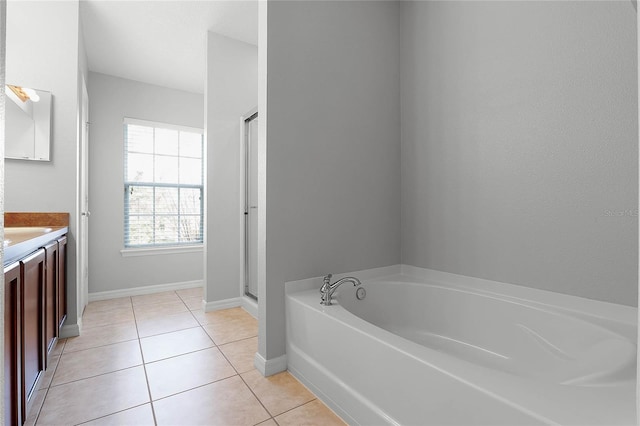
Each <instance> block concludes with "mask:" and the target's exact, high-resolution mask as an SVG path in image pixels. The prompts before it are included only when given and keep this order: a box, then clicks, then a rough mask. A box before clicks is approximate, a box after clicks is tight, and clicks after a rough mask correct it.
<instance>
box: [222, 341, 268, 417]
mask: <svg viewBox="0 0 640 426" xmlns="http://www.w3.org/2000/svg"><path fill="white" fill-rule="evenodd" d="M218 350H219V351H220V353H221V354H222V356H223V357H224V359H225V360H227V362H228V363H229V365H230V366H231V368H233V371H235V372H236V374H237V375H238V377H240V380H242V383H244V385H245V386H246V387H247V389H249V392H251V394H252V395H253V396H254V398H255V399H256V400H257V401H258V402H259V403H260V405H262V408H264V411H266V413H267V414H268V415H269V418H270V419H273V415H271V411H269V410H268V409H267V407H265V405H264V404H263V403H262V401H261V400H260V398H258V395H256V393H255V392H254V391H253V389H251V386H249V384H248V383H247V381H246V380H245V379H244V377H242V374H245V373H248V372H250V371H251V370H249V371H245V373H242V374H240V373H239V372H238V369H237V368H236V367H235V365H233V363H232V362H231V361H230V360H229V358H228V357H227V355H226V354H225V353H224V352H222V350H220V348H218ZM254 369H255V368H254ZM267 420H269V419H266V420H263V422H266V421H267ZM274 421H275V420H274ZM260 423H262V422H260Z"/></svg>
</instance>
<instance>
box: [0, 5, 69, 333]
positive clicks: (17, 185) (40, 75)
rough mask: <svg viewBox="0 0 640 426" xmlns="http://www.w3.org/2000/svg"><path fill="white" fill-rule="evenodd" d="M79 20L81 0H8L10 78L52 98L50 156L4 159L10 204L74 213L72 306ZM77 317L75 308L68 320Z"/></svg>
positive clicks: (13, 208) (13, 207)
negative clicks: (49, 158) (79, 2)
mask: <svg viewBox="0 0 640 426" xmlns="http://www.w3.org/2000/svg"><path fill="white" fill-rule="evenodd" d="M25 22H28V23H29V24H28V25H25ZM78 26H79V14H78V1H77V0H71V1H56V2H48V1H28V2H19V1H12V2H8V5H7V52H6V55H7V56H6V61H7V63H6V66H7V68H6V81H7V83H10V84H19V85H24V86H27V87H33V88H36V89H41V90H47V91H50V92H51V94H52V95H53V98H52V99H53V104H52V124H51V132H52V133H51V161H50V162H37V161H33V162H31V161H21V160H7V161H6V162H5V194H4V195H5V210H6V211H8V212H12V211H13V212H16V211H33V212H68V213H70V227H69V244H68V245H67V250H68V251H69V253H68V257H67V303H68V306H76V290H77V289H76V237H77V214H76V197H77V188H78V179H77V176H78V159H77V148H78V110H77V109H78V67H79V65H78V60H79V59H78V56H79V51H78V49H79V39H78V34H79V28H78ZM26 52H28V53H26ZM76 322H77V312H76V310H75V309H70V310H69V312H68V316H67V322H66V325H67V326H71V325H73V324H76Z"/></svg>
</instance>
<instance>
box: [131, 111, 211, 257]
mask: <svg viewBox="0 0 640 426" xmlns="http://www.w3.org/2000/svg"><path fill="white" fill-rule="evenodd" d="M130 125H134V126H143V127H147V128H152V129H153V130H154V145H155V130H156V129H163V130H176V131H179V132H180V131H183V132H189V133H197V134H199V135H200V136H201V157H200V160H201V167H202V171H201V176H202V181H201V184H199V185H198V184H183V183H165V182H157V181H156V177H155V176H154V177H153V181H151V182H138V181H129V180H128V176H127V174H128V161H129V149H128V145H129V144H128V136H127V132H128V126H130ZM122 130H123V156H124V158H123V163H122V164H123V173H122V176H123V186H122V187H123V190H124V198H123V202H124V206H123V213H124V217H123V219H124V224H123V225H124V226H123V245H124V249H123V250H121V254H122V255H123V256H136V255H146V254H169V253H175V252H181V251H185V252H190V251H194V250H201V249H202V247H203V246H204V214H205V212H204V210H205V209H204V207H205V205H204V198H205V183H206V162H205V160H206V150H205V140H204V137H205V134H204V129H201V128H197V127H189V126H181V125H175V124H170V123H162V122H156V121H149V120H140V119H136V118H129V117H124V119H123V124H122ZM150 155H152V156H153V158H154V161H155V159H156V157H162V156H166V155H164V154H156V153H155V149H154V152H153V153H152V154H150ZM169 157H176V158H178V161H179V159H180V158H195V157H181V156H180V155H179V153H178V154H177V155H175V156H173V155H169ZM134 187H145V188H152V190H153V192H154V195H153V199H154V203H153V204H154V206H153V213H152V214H151V215H149V216H150V217H153V220H154V223H155V220H156V218H157V217H162V216H165V217H176V218H177V219H178V227H179V226H180V217H181V213H180V193H181V191H180V190H181V189H199V190H200V239H199V241H187V242H180V241H172V242H160V243H159V242H157V241H156V236H155V226H154V236H153V240H154V242H153V243H152V244H131V242H130V237H129V236H130V232H129V231H130V229H131V228H130V218H131V213H130V208H129V197H130V196H131V192H130V190H131V188H134ZM157 188H176V189H177V191H178V199H177V200H178V201H177V203H178V211H177V213H176V214H158V213H156V211H155V190H156V189H157ZM133 216H137V215H133ZM188 216H192V217H195V216H197V215H188ZM178 232H179V231H178Z"/></svg>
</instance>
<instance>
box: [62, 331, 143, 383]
mask: <svg viewBox="0 0 640 426" xmlns="http://www.w3.org/2000/svg"><path fill="white" fill-rule="evenodd" d="M141 364H142V356H141V354H140V344H139V343H138V341H137V340H131V341H128V342H122V343H114V344H113V345H108V346H100V347H97V348H92V349H85V350H83V351H77V352H65V353H63V354H62V356H61V357H60V362H59V363H58V368H57V369H56V373H55V375H54V376H53V382H52V385H53V386H57V385H60V384H62V383H68V382H71V381H74V380H79V379H85V378H87V377H93V376H97V375H100V374H105V373H110V372H112V371H116V370H122V369H125V368H129V367H133V366H136V365H141Z"/></svg>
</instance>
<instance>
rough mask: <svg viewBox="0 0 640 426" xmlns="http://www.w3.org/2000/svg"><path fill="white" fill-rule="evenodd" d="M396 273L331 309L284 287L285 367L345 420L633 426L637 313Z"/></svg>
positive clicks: (463, 280)
mask: <svg viewBox="0 0 640 426" xmlns="http://www.w3.org/2000/svg"><path fill="white" fill-rule="evenodd" d="M401 272H402V273H399V274H394V275H391V276H388V277H386V278H381V279H380V278H379V279H364V280H363V287H364V288H365V289H366V291H367V294H366V297H365V298H364V300H357V299H356V297H355V289H354V287H353V286H352V285H351V284H349V283H346V284H344V285H343V286H341V287H340V289H339V290H338V291H337V292H336V293H335V294H334V298H335V301H336V302H335V303H336V304H335V305H334V306H328V307H325V306H321V305H320V303H319V302H320V295H319V293H318V290H317V289H316V288H314V289H311V290H302V291H295V290H294V291H291V289H292V288H295V287H296V285H290V286H288V289H289V290H288V292H287V301H286V303H287V358H288V368H289V370H290V371H291V372H292V374H294V375H295V376H296V377H298V378H299V379H300V380H301V381H302V382H303V383H305V384H306V385H307V386H309V387H310V388H312V390H314V391H315V392H316V393H317V394H318V395H319V396H320V397H321V398H322V399H323V400H324V401H325V402H326V403H327V404H329V405H330V406H331V407H332V408H333V409H334V410H335V411H336V412H338V414H340V415H341V416H343V418H344V419H345V420H346V421H347V422H349V423H351V424H386V423H388V424H403V425H429V424H430V425H444V424H459V425H476V424H488V425H500V424H504V425H524V424H562V425H588V424H600V425H616V424H619V425H634V424H636V423H635V422H636V417H635V415H636V413H635V378H636V336H637V334H636V327H637V326H636V321H637V309H635V308H630V307H626V306H620V305H613V304H609V303H604V302H596V301H592V300H587V299H582V298H577V297H572V296H567V295H561V294H556V293H550V292H545V291H539V290H533V289H528V288H525V287H520V286H513V285H508V284H502V283H495V282H491V281H486V280H479V279H474V278H469V277H461V276H456V275H452V274H444V273H440V272H435V271H428V270H421V269H417V268H412V267H406V266H403V267H402V270H401ZM365 275H367V274H366V273H365ZM355 276H358V274H357V273H356V274H355ZM298 284H299V283H298ZM317 284H319V280H315V281H313V285H314V286H317V287H319V285H317ZM306 285H307V287H308V286H309V281H308V282H307V283H306ZM298 286H299V285H298Z"/></svg>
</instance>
